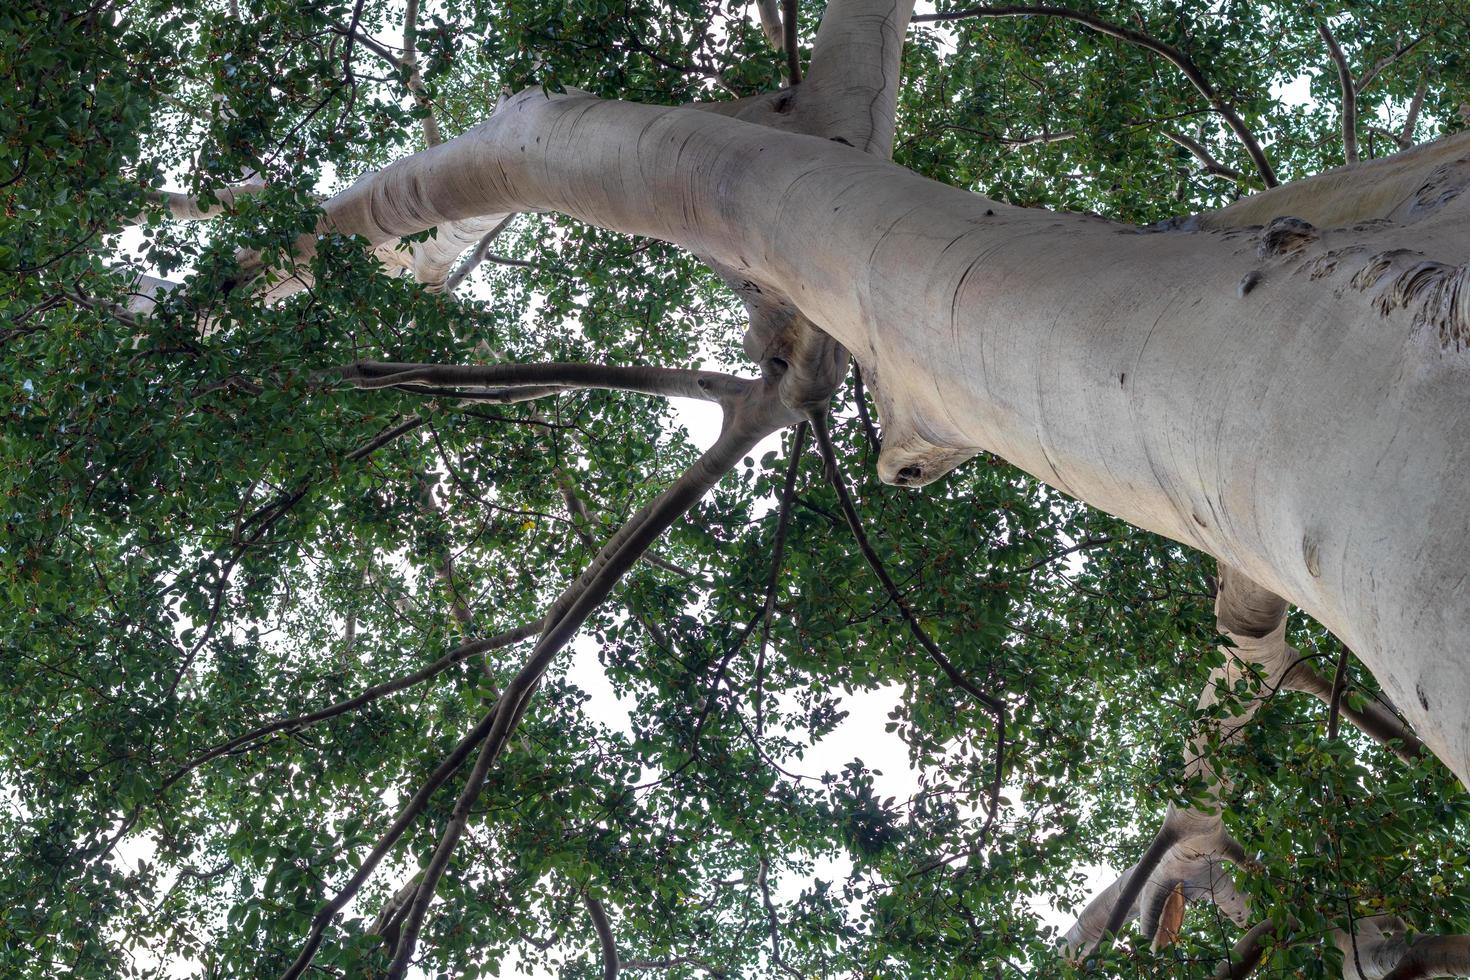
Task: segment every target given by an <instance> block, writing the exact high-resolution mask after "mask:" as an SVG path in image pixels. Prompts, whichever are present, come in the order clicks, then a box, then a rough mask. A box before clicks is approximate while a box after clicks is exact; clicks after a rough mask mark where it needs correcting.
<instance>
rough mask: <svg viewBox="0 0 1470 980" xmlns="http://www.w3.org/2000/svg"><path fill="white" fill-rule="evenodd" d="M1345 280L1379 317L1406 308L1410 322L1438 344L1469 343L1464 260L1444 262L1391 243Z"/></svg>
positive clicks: (1468, 268)
mask: <svg viewBox="0 0 1470 980" xmlns="http://www.w3.org/2000/svg"><path fill="white" fill-rule="evenodd" d="M1351 282H1352V285H1353V286H1354V287H1355V288H1357V289H1358V290H1359V291H1361V292H1364V293H1367V294H1369V296H1370V298H1371V302H1372V303H1373V308H1374V309H1376V310H1377V311H1378V312H1379V314H1380V315H1382V316H1388V315H1390V314H1391V313H1393V312H1395V311H1396V310H1412V311H1413V313H1414V320H1413V324H1414V327H1415V328H1416V329H1418V328H1423V329H1432V330H1434V331H1435V334H1436V335H1437V336H1438V338H1439V343H1440V347H1441V349H1444V350H1448V349H1450V348H1451V347H1453V348H1454V349H1455V350H1456V351H1459V350H1462V349H1464V347H1465V346H1466V345H1467V344H1470V264H1467V265H1458V266H1452V265H1447V264H1445V263H1443V262H1436V261H1434V260H1433V259H1426V258H1424V256H1423V253H1421V252H1416V251H1413V250H1411V249H1406V248H1395V249H1389V250H1387V251H1383V252H1379V253H1377V254H1375V255H1373V256H1371V257H1370V258H1369V259H1368V261H1367V263H1366V264H1365V265H1364V266H1363V267H1362V268H1361V269H1359V270H1358V272H1357V273H1356V274H1355V275H1354V276H1353V278H1352V280H1351Z"/></svg>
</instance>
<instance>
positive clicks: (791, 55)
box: [781, 0, 801, 85]
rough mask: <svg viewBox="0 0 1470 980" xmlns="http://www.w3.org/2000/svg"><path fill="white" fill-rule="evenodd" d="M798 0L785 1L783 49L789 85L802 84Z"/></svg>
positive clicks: (783, 6)
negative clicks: (797, 36) (798, 38)
mask: <svg viewBox="0 0 1470 980" xmlns="http://www.w3.org/2000/svg"><path fill="white" fill-rule="evenodd" d="M796 4H797V0H783V2H782V5H781V6H782V11H783V16H782V24H781V26H782V29H783V33H782V35H781V49H782V50H783V51H785V52H786V81H787V84H789V85H799V84H801V46H800V45H799V44H797V42H796V27H797V24H796Z"/></svg>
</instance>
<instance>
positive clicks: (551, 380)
mask: <svg viewBox="0 0 1470 980" xmlns="http://www.w3.org/2000/svg"><path fill="white" fill-rule="evenodd" d="M335 373H336V374H337V375H338V376H339V377H341V378H342V379H343V380H344V381H347V382H348V383H350V384H352V385H353V386H354V387H357V388H365V389H377V388H394V387H399V386H403V385H427V386H436V387H439V388H444V389H459V388H464V389H477V388H478V389H511V388H519V387H525V388H546V389H556V388H603V389H609V390H614V391H635V392H640V393H643V394H648V395H663V396H666V397H673V398H699V399H703V400H705V401H713V402H720V403H725V402H729V401H731V400H733V399H735V398H737V397H739V396H740V395H741V394H743V393H744V392H745V391H747V390H748V389H749V387H750V385H751V384H752V382H750V381H748V380H746V379H744V378H737V377H735V376H734V375H730V374H722V373H720V372H718V371H697V370H692V369H680V368H659V367H624V366H620V365H605V364H582V363H575V362H568V363H560V364H558V363H550V364H463V365H461V364H402V363H395V362H390V361H358V362H356V363H354V364H349V365H346V366H344V367H341V368H338V369H336V372H335ZM456 396H457V397H461V398H466V397H474V391H473V390H468V391H459V392H456Z"/></svg>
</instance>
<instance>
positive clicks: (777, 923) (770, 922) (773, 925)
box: [756, 858, 802, 980]
mask: <svg viewBox="0 0 1470 980" xmlns="http://www.w3.org/2000/svg"><path fill="white" fill-rule="evenodd" d="M770 870H771V862H769V861H767V860H766V859H765V858H761V869H760V874H759V875H758V876H757V877H756V886H757V887H758V888H760V892H761V905H762V906H763V907H764V908H765V910H766V928H767V930H768V931H769V933H770V937H771V964H772V965H773V966H775V967H776V968H777V969H779V970H780V971H781V972H782V973H788V974H790V975H791V976H793V977H795V978H796V980H802V977H801V971H799V970H797V969H795V968H793V967H792V966H791V964H789V963H787V962H786V960H785V959H783V958H782V956H781V920H780V919H779V918H777V916H776V906H775V904H774V903H772V902H771V886H770V884H769V883H768V882H767V881H766V878H767V877H768V876H769V874H770Z"/></svg>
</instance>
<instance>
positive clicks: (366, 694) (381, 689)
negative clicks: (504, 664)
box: [158, 622, 544, 792]
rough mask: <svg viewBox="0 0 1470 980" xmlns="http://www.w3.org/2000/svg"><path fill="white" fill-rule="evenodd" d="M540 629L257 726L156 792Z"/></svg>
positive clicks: (478, 645) (479, 644) (522, 630)
mask: <svg viewBox="0 0 1470 980" xmlns="http://www.w3.org/2000/svg"><path fill="white" fill-rule="evenodd" d="M543 625H544V624H542V623H539V622H537V623H527V624H526V625H524V626H517V627H516V628H515V629H512V630H506V631H505V632H504V633H500V634H498V635H496V636H492V637H489V638H487V639H483V640H474V641H472V642H470V643H465V644H462V645H461V646H458V647H455V648H454V649H453V650H451V651H450V652H449V653H446V654H445V655H444V656H442V657H440V658H439V659H438V660H436V661H434V662H433V663H431V664H429V665H428V666H426V667H421V668H420V669H418V670H416V671H414V672H413V673H411V674H404V675H403V676H402V677H395V678H393V679H392V680H389V681H384V682H383V683H381V684H376V685H374V686H373V687H370V688H368V689H367V690H365V691H363V692H362V693H361V694H356V695H353V696H352V697H350V698H347V699H346V700H343V701H338V702H337V703H336V704H333V705H329V706H327V707H325V708H320V709H318V710H316V711H312V712H309V713H307V714H304V715H296V716H294V717H291V718H278V719H277V720H275V721H272V722H268V723H267V724H264V725H261V726H260V727H259V728H254V729H251V730H250V731H248V732H246V733H244V734H243V735H237V736H235V737H234V738H232V739H229V740H228V741H224V742H220V743H219V744H218V745H215V746H213V747H212V748H209V749H206V750H205V751H203V752H201V753H199V754H198V755H197V756H195V757H194V758H192V759H190V760H189V761H188V762H186V763H184V764H183V765H182V766H180V767H179V768H178V769H176V770H174V772H173V773H171V774H170V775H169V777H168V778H167V779H165V780H164V781H163V782H162V783H161V784H160V785H159V787H158V788H159V791H160V792H161V791H163V790H165V789H168V788H169V787H170V786H172V785H173V784H174V783H177V782H178V781H179V780H180V779H183V778H184V777H185V776H187V775H188V774H189V773H191V772H193V771H194V770H196V769H198V768H199V767H200V766H202V765H204V764H205V763H206V762H209V761H211V760H213V759H218V758H219V757H220V756H222V755H230V754H232V753H235V752H238V751H239V750H240V749H242V748H244V747H245V746H247V745H249V744H250V743H252V742H257V741H259V740H260V739H262V738H265V737H266V736H268V735H274V734H275V733H277V732H295V731H300V730H301V729H303V728H306V727H308V726H310V725H315V724H317V723H318V722H321V721H326V720H327V719H328V718H335V717H337V716H338V715H344V714H346V713H347V712H349V711H356V710H357V709H358V708H361V707H363V706H364V705H368V704H371V703H372V702H374V701H377V700H379V699H380V698H385V697H387V696H388V695H390V694H394V693H396V692H398V691H402V690H404V689H406V688H410V687H413V686H414V685H416V684H422V683H423V682H424V681H426V680H429V679H430V678H431V677H435V676H437V675H439V674H442V673H444V671H446V670H448V669H449V668H450V667H453V666H454V665H455V664H459V663H463V662H464V661H466V660H468V659H469V658H471V657H473V656H475V655H476V654H481V653H486V652H488V651H490V650H498V649H500V648H501V647H506V646H510V645H511V644H512V643H519V642H521V641H522V640H527V639H530V638H531V637H533V636H535V635H536V634H537V633H538V632H539V631H540V630H541V629H542V627H543Z"/></svg>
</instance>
